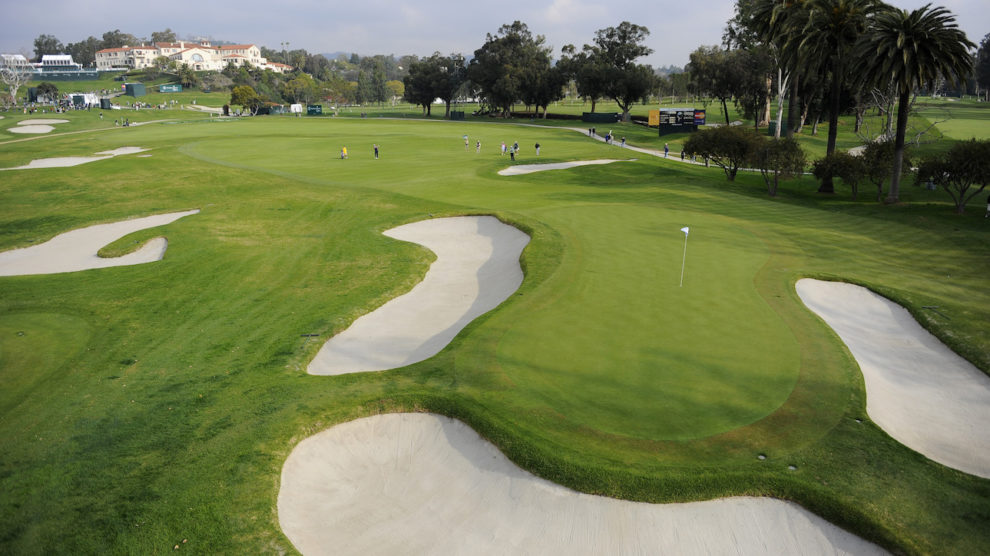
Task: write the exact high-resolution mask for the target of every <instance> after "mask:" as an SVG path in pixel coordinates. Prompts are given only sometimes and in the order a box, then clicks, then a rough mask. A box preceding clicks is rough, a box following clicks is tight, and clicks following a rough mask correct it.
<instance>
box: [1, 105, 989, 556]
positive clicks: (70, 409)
mask: <svg viewBox="0 0 990 556" xmlns="http://www.w3.org/2000/svg"><path fill="white" fill-rule="evenodd" d="M4 121H5V120H0V123H2V122H4ZM92 123H93V124H95V122H92ZM80 125H82V124H80ZM576 127H580V126H576ZM617 129H621V128H617ZM616 133H617V134H619V133H620V132H619V131H616ZM464 134H467V135H468V136H469V138H470V141H471V144H472V147H471V148H470V149H468V150H467V151H465V149H464V147H463V140H462V139H461V136H462V135H464ZM629 135H630V137H633V134H632V133H630V134H629ZM637 138H638V137H637ZM476 139H481V141H482V145H483V152H482V153H481V154H476V153H475V152H474V148H473V144H474V141H475V140H476ZM503 140H504V141H506V142H507V143H511V142H513V141H517V140H518V141H519V143H520V145H521V146H522V147H523V149H522V153H521V155H520V157H519V159H520V163H528V162H536V161H537V159H536V157H535V155H534V153H533V152H532V145H533V143H535V142H539V143H540V144H541V145H542V147H543V148H542V152H541V156H540V157H539V162H556V161H562V160H578V159H591V158H626V157H629V155H630V154H631V153H629V152H628V151H625V152H624V151H621V150H619V149H618V148H617V147H609V146H606V145H604V144H601V143H599V142H593V141H591V140H590V139H588V138H587V137H586V136H583V135H582V134H581V133H576V132H571V131H567V130H558V129H545V128H535V127H522V126H506V125H502V124H500V123H497V122H489V121H484V122H413V121H402V120H386V119H381V118H369V119H360V118H341V119H330V118H264V117H261V118H246V119H240V120H236V121H231V122H225V123H219V122H217V121H213V122H210V121H200V122H187V123H179V124H169V125H164V124H161V125H159V124H154V125H148V126H141V127H136V128H128V129H111V130H107V131H104V132H97V133H81V134H76V135H64V136H58V137H48V138H44V139H40V140H35V141H27V142H10V143H5V144H3V145H2V147H0V166H3V167H6V166H14V165H18V164H23V163H25V162H27V161H28V160H30V159H32V158H38V157H39V152H40V153H43V154H44V155H46V156H63V155H68V154H80V153H91V152H96V151H98V150H105V149H110V148H115V147H118V146H143V147H150V148H151V149H152V150H150V151H148V153H147V154H151V155H152V156H151V157H150V158H138V157H136V156H133V155H131V156H123V157H117V158H114V159H112V160H106V161H101V162H97V163H92V164H88V165H83V166H78V167H75V168H71V169H51V170H36V171H30V172H25V171H18V172H4V173H3V179H2V180H0V200H2V201H3V202H2V203H0V249H7V248H11V247H16V246H24V245H29V244H32V243H37V242H39V241H43V240H45V239H47V238H49V237H51V236H52V235H54V234H56V233H59V232H62V231H66V230H69V229H73V228H77V227H81V226H84V225H87V224H91V223H96V222H107V221H115V220H120V219H124V218H129V217H134V216H140V215H146V214H152V213H159V212H168V211H174V210H182V209H187V208H194V207H195V208H200V209H202V212H201V213H200V214H197V215H194V216H190V217H187V218H184V219H182V220H180V221H178V222H176V223H173V224H171V225H169V226H167V227H164V228H162V229H159V230H150V231H147V232H142V233H141V234H145V235H141V234H135V235H133V236H129V237H127V238H124V239H122V240H121V241H120V242H117V245H116V246H115V247H116V248H118V249H124V248H125V247H126V246H127V245H129V244H133V242H134V241H139V240H142V239H144V238H145V237H149V236H150V235H166V236H167V237H168V239H169V250H168V253H167V254H166V257H165V259H164V260H163V261H161V262H158V263H154V264H148V265H139V266H134V267H120V268H114V269H104V270H96V271H87V272H81V273H71V274H62V275H52V276H33V277H12V278H2V279H0V335H2V336H0V363H2V365H3V366H2V368H0V377H2V378H3V379H4V381H5V382H4V385H5V387H7V386H8V384H10V385H12V386H10V387H9V390H7V391H5V392H4V393H3V394H0V408H3V412H2V413H0V444H2V446H3V448H4V449H3V450H2V451H0V492H3V493H4V496H3V497H0V524H2V525H0V551H2V552H13V553H37V552H82V553H92V552H117V553H148V552H164V551H169V550H171V549H172V546H174V545H175V544H180V545H181V546H182V547H183V548H188V549H192V550H195V551H198V552H211V553H212V552H227V553H230V552H238V553H244V552H252V553H253V552H262V551H265V552H276V551H280V550H291V545H289V543H288V541H287V540H286V539H285V538H284V537H283V536H282V535H281V533H280V531H279V528H278V522H277V516H276V515H275V509H274V505H275V498H276V495H277V488H278V480H279V474H280V470H281V465H282V462H283V461H284V458H285V456H286V455H287V454H288V452H289V450H291V448H292V447H293V446H294V445H295V443H297V442H298V441H299V440H300V439H302V438H304V437H305V436H307V435H309V434H312V433H314V432H316V431H319V430H322V429H324V428H326V427H328V426H330V425H332V424H333V423H337V422H342V421H346V420H349V419H352V418H354V417H356V416H360V415H367V414H372V413H377V412H381V411H398V410H431V411H438V412H441V413H444V414H448V415H451V416H454V417H458V418H461V419H464V420H465V421H467V422H468V423H469V424H470V425H471V426H473V427H474V428H475V429H476V430H478V431H479V432H481V433H482V434H483V435H485V436H486V437H488V438H490V439H491V440H492V441H494V442H495V443H496V444H498V445H499V447H500V448H501V449H502V450H504V451H505V452H506V453H507V454H508V455H509V456H510V457H512V458H513V459H514V460H515V461H517V462H519V463H520V464H521V465H523V466H524V467H526V468H528V469H531V470H533V471H534V472H536V473H538V474H540V475H542V476H545V477H547V478H550V479H552V480H554V481H557V482H559V483H562V484H565V485H568V486H572V487H574V488H578V489H581V490H584V491H587V492H595V493H603V494H608V495H612V496H621V497H625V498H630V499H635V500H644V501H657V502H659V501H673V500H694V499H704V498H712V497H718V496H725V495H733V494H755V495H772V496H778V497H782V498H787V499H793V500H797V501H798V502H800V503H801V504H803V505H805V506H807V507H808V508H810V509H812V510H814V511H816V512H818V513H819V514H821V515H823V516H824V517H826V518H827V519H830V520H832V521H833V522H835V523H838V524H840V525H842V526H844V527H847V528H849V529H851V530H853V531H855V532H857V533H859V534H861V535H864V536H867V537H869V538H871V539H873V540H875V541H877V542H880V543H882V544H884V545H885V546H888V547H890V548H894V549H897V550H901V551H907V552H948V553H982V552H986V551H987V549H988V548H990V532H988V531H987V528H986V527H985V523H986V520H987V519H988V518H990V502H988V501H990V481H986V480H981V479H976V478H974V477H970V476H967V475H964V474H962V473H958V472H955V471H952V470H948V469H946V468H944V467H942V466H939V465H937V464H934V463H931V462H929V461H927V460H925V459H924V458H922V457H921V456H919V455H918V454H916V453H914V452H912V451H910V450H908V449H907V448H904V447H903V446H901V445H900V444H898V443H896V442H895V441H893V440H892V439H890V438H889V437H887V436H886V435H885V434H884V433H883V432H882V431H880V430H879V429H877V428H876V427H875V426H874V425H873V424H872V423H871V422H870V420H869V419H868V418H867V417H866V416H865V409H864V407H865V399H864V395H865V394H864V393H863V386H862V378H861V375H860V374H859V372H858V370H857V369H856V366H855V363H854V362H853V361H852V359H851V357H850V356H849V354H848V352H846V351H845V349H844V348H843V347H842V345H841V343H840V342H839V341H838V339H837V338H836V336H835V335H834V334H833V333H832V332H831V331H830V330H828V329H827V328H826V327H825V326H824V324H822V323H821V321H820V320H819V319H817V318H816V317H814V316H813V315H812V314H811V313H810V312H809V311H807V310H806V309H805V308H804V307H803V306H802V305H801V303H800V301H799V300H798V299H797V296H796V294H795V293H794V290H793V283H794V281H795V280H796V279H797V278H799V277H802V276H815V277H824V278H841V279H845V280H849V281H853V282H857V283H861V284H865V285H868V286H870V287H872V288H874V289H876V290H877V291H880V292H881V293H883V294H884V295H887V296H889V297H892V298H893V299H895V300H897V301H899V302H901V303H903V304H904V305H906V306H907V307H908V308H909V309H910V310H912V312H914V313H915V314H916V315H917V316H918V317H920V319H921V320H922V322H923V323H924V324H925V325H926V326H927V327H929V328H930V329H932V330H933V331H934V332H935V333H937V334H938V335H939V336H940V337H942V338H943V339H944V340H945V341H946V342H948V343H949V344H950V345H952V346H953V347H955V348H956V349H957V350H958V351H960V352H961V353H962V354H963V355H964V356H966V357H968V358H969V359H970V360H972V361H973V362H974V363H976V364H977V365H978V366H980V367H981V368H982V369H984V370H988V369H990V338H987V337H986V335H985V323H986V322H990V291H988V290H987V288H986V276H987V274H988V271H990V247H987V245H988V242H987V239H988V234H990V231H988V228H987V226H986V222H985V220H984V219H983V218H982V215H978V214H975V213H974V214H970V215H965V216H962V217H958V216H955V215H953V214H952V209H951V205H950V203H949V200H948V199H947V198H946V197H945V196H944V195H942V194H940V193H939V192H928V191H924V190H920V189H915V188H913V187H910V188H905V192H904V199H905V202H904V203H903V204H901V205H898V206H892V207H884V206H881V205H878V204H876V203H875V202H871V201H868V200H865V199H861V200H860V201H851V200H849V199H847V198H846V197H847V196H846V195H843V194H840V195H836V196H833V197H827V198H823V197H821V196H819V195H817V194H816V193H814V190H815V189H816V188H817V185H816V184H815V183H814V182H813V181H812V180H810V179H807V178H806V179H803V180H798V181H796V182H793V183H788V184H786V185H785V186H784V187H783V189H782V191H781V192H780V194H779V196H778V198H777V199H773V200H771V199H768V198H767V197H766V194H765V189H764V186H763V184H762V181H761V179H760V177H759V176H755V175H741V176H740V177H739V178H738V179H737V181H736V182H735V183H729V182H726V181H725V180H724V177H723V175H722V173H721V172H720V171H719V170H718V169H714V168H713V169H705V168H697V167H686V166H683V165H680V164H679V163H676V162H673V161H662V160H656V159H652V158H648V157H643V156H642V155H638V154H637V155H636V156H635V158H638V159H639V160H638V161H637V162H623V163H617V164H612V165H608V166H587V167H581V168H576V169H573V170H568V171H556V172H546V173H538V174H530V175H526V176H517V177H511V178H506V177H500V176H497V175H496V174H495V171H496V170H498V169H500V168H502V167H504V166H507V165H508V164H509V161H508V157H501V156H499V155H498V154H497V145H498V144H499V143H500V142H501V141H503ZM631 142H634V143H635V141H631ZM373 143H377V144H379V145H381V153H382V158H381V159H380V160H374V159H373V157H372V153H371V145H372V144H373ZM344 145H346V146H347V147H348V150H349V151H350V159H348V160H340V159H339V158H338V157H337V152H338V151H339V149H340V147H341V146H344ZM661 146H662V145H661ZM864 197H869V196H868V195H864ZM479 213H486V214H496V215H498V216H499V217H501V218H503V219H504V220H506V221H508V222H511V223H513V224H515V225H518V226H519V227H521V228H522V229H524V230H526V231H527V232H528V233H530V234H531V235H532V238H533V240H532V242H531V244H530V246H529V247H528V248H527V250H526V251H525V253H524V256H523V264H524V268H525V271H526V280H525V281H524V284H523V286H522V288H521V289H520V290H519V292H517V294H516V295H514V296H513V297H512V298H511V299H510V300H509V301H508V302H506V303H505V304H504V305H503V306H501V307H500V308H498V309H497V310H495V311H493V312H491V313H489V314H488V315H485V316H484V317H482V318H481V319H479V320H478V321H476V322H475V323H473V324H471V325H470V326H469V327H468V328H467V329H466V330H465V331H464V332H463V333H462V334H461V335H459V336H458V338H457V339H455V340H454V342H453V343H452V345H451V346H449V347H448V348H447V349H446V350H444V351H443V352H441V353H440V354H439V355H437V356H436V357H434V358H431V359H429V360H426V361H424V362H422V363H419V364H416V365H412V366H410V367H406V368H403V369H400V370H396V371H390V372H384V373H370V374H359V375H345V376H340V377H312V376H308V375H306V374H305V366H306V364H307V363H308V361H309V360H310V359H311V358H312V356H313V355H315V353H316V351H317V350H318V349H319V346H320V345H321V343H322V342H323V341H325V340H326V338H328V337H329V336H330V335H332V334H334V333H335V332H337V331H339V330H342V329H343V328H345V327H346V326H347V325H348V323H350V322H351V321H352V320H353V319H354V318H356V317H357V316H359V315H360V314H363V313H364V312H367V311H368V310H371V309H373V308H374V307H376V306H378V305H380V304H381V303H383V302H384V301H385V300H387V299H389V298H391V297H393V296H395V295H397V294H398V293H401V292H402V291H405V290H407V289H408V288H409V287H411V285H412V284H413V283H415V281H416V280H417V279H418V277H420V276H422V275H423V273H425V270H426V268H427V265H428V264H429V260H430V257H429V255H428V254H427V253H424V252H423V250H421V249H419V248H416V247H415V246H411V245H409V244H404V243H401V242H395V241H392V240H389V239H388V238H385V237H383V236H381V234H380V232H381V231H383V230H385V229H388V228H391V227H393V226H396V225H398V224H402V223H405V222H411V221H415V220H421V219H424V218H429V217H430V216H431V215H432V216H441V215H453V214H479ZM683 226H690V227H691V233H690V236H689V237H688V242H687V259H686V263H687V264H686V267H685V274H684V285H683V287H679V286H678V282H679V277H680V263H681V257H682V254H683V248H684V236H683V234H682V233H681V232H680V231H679V230H680V228H681V227H683ZM924 306H938V307H939V314H935V313H932V312H930V311H927V310H926V309H923V307H924ZM21 331H23V332H25V334H24V335H22V336H21V335H17V332H21ZM308 334H319V337H318V338H311V337H309V336H306V335H308ZM53 343H57V344H58V348H57V349H51V348H49V347H48V346H50V345H52V344H53ZM38 354H45V357H44V358H41V357H39V356H38ZM49 354H50V355H49ZM857 418H858V419H861V420H862V421H863V422H862V423H859V422H857V421H856V420H855V419H857ZM758 454H765V455H766V456H767V459H766V460H765V461H760V460H758V459H757V455H758ZM788 465H794V466H796V467H797V470H796V471H791V470H788ZM183 539H188V543H186V544H182V540H183Z"/></svg>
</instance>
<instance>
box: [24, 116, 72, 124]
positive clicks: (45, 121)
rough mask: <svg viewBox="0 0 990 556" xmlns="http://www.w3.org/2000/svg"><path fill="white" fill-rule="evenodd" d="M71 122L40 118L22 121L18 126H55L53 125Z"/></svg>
mask: <svg viewBox="0 0 990 556" xmlns="http://www.w3.org/2000/svg"><path fill="white" fill-rule="evenodd" d="M67 123H69V120H58V119H54V118H38V119H34V120H21V121H19V122H17V125H53V124H67Z"/></svg>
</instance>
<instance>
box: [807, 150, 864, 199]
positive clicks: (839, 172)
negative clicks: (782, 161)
mask: <svg viewBox="0 0 990 556" xmlns="http://www.w3.org/2000/svg"><path fill="white" fill-rule="evenodd" d="M811 173H812V174H814V175H815V177H816V178H818V179H819V180H820V181H824V180H826V179H832V178H839V179H841V180H842V182H843V183H845V184H846V185H848V186H849V187H850V189H852V198H853V199H855V198H856V197H857V195H858V194H859V183H860V182H861V181H863V178H865V177H866V175H867V168H866V165H865V164H863V159H862V157H859V156H854V155H851V154H849V153H847V152H844V151H836V152H834V153H832V154H827V155H825V156H824V157H823V158H819V159H818V160H816V161H815V163H814V164H813V165H812V170H811Z"/></svg>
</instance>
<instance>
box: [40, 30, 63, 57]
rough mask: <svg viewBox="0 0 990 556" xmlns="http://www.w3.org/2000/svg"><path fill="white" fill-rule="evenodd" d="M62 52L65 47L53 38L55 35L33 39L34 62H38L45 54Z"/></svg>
mask: <svg viewBox="0 0 990 556" xmlns="http://www.w3.org/2000/svg"><path fill="white" fill-rule="evenodd" d="M64 52H65V46H63V45H62V42H61V41H59V40H58V39H57V38H55V35H38V38H36V39H34V58H35V59H34V61H35V62H40V61H41V57H42V56H44V55H46V54H62V53H64Z"/></svg>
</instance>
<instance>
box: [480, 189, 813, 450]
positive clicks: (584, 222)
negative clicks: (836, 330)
mask: <svg viewBox="0 0 990 556" xmlns="http://www.w3.org/2000/svg"><path fill="white" fill-rule="evenodd" d="M539 216H540V217H541V218H542V219H544V220H545V221H546V222H547V224H548V225H550V226H553V227H554V228H555V229H556V230H557V231H559V232H561V233H562V234H564V235H565V236H566V237H567V239H568V241H567V245H568V247H567V249H566V251H565V253H564V257H563V261H562V263H561V267H560V270H559V271H558V272H557V273H555V274H554V277H553V278H551V279H550V280H549V281H548V282H547V283H546V284H545V285H544V288H543V290H544V291H545V292H548V293H549V292H552V294H551V295H552V296H553V300H552V301H551V302H549V303H548V304H547V305H546V307H545V308H544V310H540V311H520V314H518V315H517V320H516V323H515V324H514V325H513V326H512V328H511V329H510V330H509V331H508V333H507V334H506V336H505V338H503V340H502V341H501V343H500V344H499V351H498V361H499V363H500V366H501V368H502V371H503V372H504V373H505V374H506V376H507V377H509V379H510V380H511V381H512V382H513V383H515V384H516V385H517V386H518V387H519V388H521V389H524V390H527V391H528V392H529V393H530V395H533V396H535V399H536V400H538V401H539V403H540V404H544V405H545V406H546V407H549V408H552V410H553V411H556V412H558V413H560V414H561V415H563V416H565V417H566V418H567V419H568V420H571V421H573V422H574V423H576V424H579V425H581V426H584V427H588V428H591V429H597V430H600V431H603V432H606V433H610V434H616V435H623V436H631V437H636V438H644V439H650V440H685V439H691V438H699V437H705V436H711V435H715V434H718V433H722V432H726V431H729V430H732V429H734V428H737V427H740V426H743V425H747V424H750V423H752V422H754V421H756V420H758V419H760V418H762V417H764V416H766V415H768V414H770V413H771V412H773V411H774V410H775V409H777V408H778V407H779V406H780V405H781V404H782V403H783V402H784V401H785V400H786V399H787V397H788V396H789V394H790V393H791V391H792V390H793V388H794V385H795V384H796V382H797V377H798V371H799V368H800V358H799V355H798V353H799V350H798V346H797V344H796V342H795V341H794V339H793V337H792V336H791V335H790V334H789V333H788V329H787V327H786V326H785V324H784V323H783V322H782V321H781V320H780V318H779V317H778V316H777V315H776V314H775V313H774V312H773V310H771V309H770V307H769V306H768V305H767V304H766V302H764V301H763V299H762V298H761V297H760V296H759V294H758V293H757V291H756V288H755V286H754V282H753V277H754V275H755V274H756V273H757V271H758V270H759V269H760V267H761V266H762V265H763V264H764V263H765V262H766V261H767V257H768V254H767V249H766V247H765V246H764V245H763V244H762V242H761V241H760V240H759V239H757V238H755V237H754V236H752V235H751V234H749V233H748V232H746V231H745V230H743V229H741V228H739V227H737V226H734V225H732V224H731V223H728V222H726V221H725V219H720V218H715V217H711V216H707V215H703V214H685V213H678V212H674V211H668V210H662V209H657V208H654V207H638V206H631V205H583V206H576V207H566V208H559V209H555V210H551V211H545V212H540V214H539ZM685 224H690V225H691V234H690V236H689V237H688V240H687V249H686V251H687V256H686V264H685V274H684V285H683V286H679V282H680V271H681V260H682V257H683V256H684V252H685V249H684V244H685V242H684V234H683V233H682V232H680V228H682V227H683V226H684V225H685Z"/></svg>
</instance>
